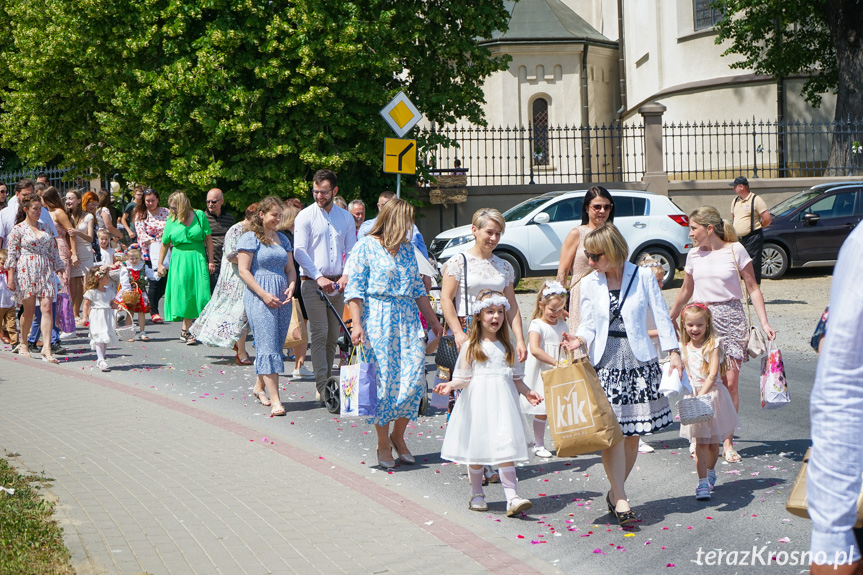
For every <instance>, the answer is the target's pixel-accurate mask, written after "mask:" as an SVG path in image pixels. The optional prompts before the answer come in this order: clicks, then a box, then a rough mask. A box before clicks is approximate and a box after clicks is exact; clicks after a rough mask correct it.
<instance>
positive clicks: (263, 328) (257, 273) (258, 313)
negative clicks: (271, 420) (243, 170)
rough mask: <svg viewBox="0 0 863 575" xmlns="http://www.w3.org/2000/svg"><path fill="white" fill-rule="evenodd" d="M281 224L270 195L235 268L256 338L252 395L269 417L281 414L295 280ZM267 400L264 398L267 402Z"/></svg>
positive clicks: (278, 207)
mask: <svg viewBox="0 0 863 575" xmlns="http://www.w3.org/2000/svg"><path fill="white" fill-rule="evenodd" d="M281 221H282V201H281V200H279V199H278V198H276V197H273V196H269V197H267V198H264V199H263V200H261V201H260V202H259V203H258V210H257V213H256V214H255V215H254V216H253V217H252V218H251V222H250V224H249V230H250V231H248V232H246V233H245V234H243V236H242V237H241V238H240V241H239V242H237V247H236V250H237V252H238V255H237V267H238V268H239V273H240V278H242V280H243V281H244V282H245V284H246V292H245V294H244V295H243V304H244V305H245V308H246V316H247V317H248V320H249V326H250V327H251V328H252V333H254V334H255V348H256V350H255V374H257V376H258V378H257V381H256V382H255V389H254V395H255V397H256V398H257V399H258V401H260V402H261V404H263V405H271V406H272V409H271V411H270V415H284V414H285V408H284V407H283V406H282V403H281V401H279V374H280V373H281V372H283V371H284V370H285V364H284V361H283V356H282V345H283V344H284V343H285V337H287V335H288V327H289V326H290V324H291V297H292V296H293V293H294V286H295V284H296V281H297V274H296V270H295V269H294V261H293V257H292V256H291V252H292V251H293V248H292V247H291V242H289V241H288V238H286V237H285V236H283V235H282V234H280V233H279V232H277V231H276V228H277V227H278V225H279V224H280V223H281ZM268 395H269V398H268V397H267V396H268Z"/></svg>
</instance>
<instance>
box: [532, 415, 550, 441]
mask: <svg viewBox="0 0 863 575" xmlns="http://www.w3.org/2000/svg"><path fill="white" fill-rule="evenodd" d="M547 423H548V420H547V419H538V418H536V417H534V418H533V442H534V444H535V445H536V446H537V447H545V426H546V424H547Z"/></svg>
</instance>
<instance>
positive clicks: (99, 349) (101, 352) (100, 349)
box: [96, 343, 108, 361]
mask: <svg viewBox="0 0 863 575" xmlns="http://www.w3.org/2000/svg"><path fill="white" fill-rule="evenodd" d="M107 348H108V346H107V345H106V344H104V343H97V344H96V357H97V358H98V359H99V361H105V350H106V349H107Z"/></svg>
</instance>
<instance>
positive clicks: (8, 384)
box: [0, 353, 558, 575]
mask: <svg viewBox="0 0 863 575" xmlns="http://www.w3.org/2000/svg"><path fill="white" fill-rule="evenodd" d="M26 382H35V383H30V384H28V383H26ZM0 398H2V402H0V448H2V449H3V450H4V451H5V453H7V454H18V455H16V456H15V457H10V460H11V461H12V463H13V464H14V465H17V466H19V467H22V468H26V469H28V470H30V471H32V472H37V473H38V472H40V471H44V473H45V474H46V476H48V477H50V478H52V479H53V485H52V487H51V488H50V490H49V491H50V495H52V496H54V497H56V498H57V499H58V505H57V518H58V521H59V522H60V523H61V525H62V526H63V528H64V531H65V540H66V544H67V546H68V547H69V550H70V552H71V553H72V561H73V565H74V567H75V568H76V570H77V572H78V573H81V574H85V575H87V574H95V575H101V574H113V573H121V574H127V573H128V574H138V573H148V574H153V575H157V574H163V573H165V574H172V575H177V574H185V573H202V574H213V573H225V574H234V573H254V574H257V573H261V574H264V573H301V574H311V573H326V574H330V573H435V574H438V573H459V574H462V573H464V574H470V573H487V572H491V573H519V574H529V573H557V572H558V571H557V570H556V569H554V568H553V567H551V566H550V565H548V564H547V563H545V562H543V561H541V560H539V559H537V558H536V557H535V556H533V555H531V554H529V553H528V552H526V551H523V550H520V549H514V548H512V546H511V545H507V543H506V542H505V541H503V539H501V538H499V537H498V536H496V535H495V534H492V533H490V532H477V530H476V529H475V528H471V529H468V528H467V527H465V526H464V525H462V524H461V523H459V522H458V520H457V519H451V518H447V517H445V516H444V515H443V513H444V512H445V510H444V509H441V508H435V506H434V504H433V503H421V502H419V501H417V500H414V499H413V498H412V497H410V496H409V495H406V494H404V493H399V492H396V491H395V490H392V489H389V488H387V487H384V486H382V485H381V484H379V483H376V482H375V481H373V480H371V479H369V478H367V477H364V476H361V475H359V474H357V473H356V472H355V471H353V470H351V469H349V468H348V467H346V466H344V465H342V464H341V463H340V462H339V461H338V460H334V459H332V458H329V459H325V458H324V457H323V455H321V454H318V453H311V452H309V451H306V450H305V449H303V447H302V446H301V445H295V444H290V443H287V442H284V441H281V440H280V441H279V442H278V443H276V444H273V443H271V442H267V443H263V442H262V441H261V440H262V434H261V432H260V431H257V430H255V429H253V428H251V427H249V426H247V425H246V424H242V423H238V422H235V421H233V420H231V419H228V418H226V417H224V416H221V415H218V414H214V413H211V412H208V411H206V410H203V409H201V408H197V407H190V406H187V405H185V404H181V403H179V402H177V401H175V400H173V399H171V398H168V397H164V396H162V395H159V394H157V393H154V392H148V391H145V390H143V389H140V388H136V387H133V386H129V385H126V384H122V383H117V382H115V381H113V380H112V379H111V378H110V374H106V375H101V374H100V375H91V374H86V373H83V372H79V371H77V370H76V369H74V368H71V367H69V366H65V367H64V366H49V365H47V364H44V363H41V362H36V361H33V360H26V359H19V358H17V357H15V356H12V355H10V354H6V353H4V354H2V355H0ZM45 398H48V400H47V401H45ZM249 438H256V439H255V440H254V441H250V439H249ZM324 455H326V454H324ZM7 457H8V456H7Z"/></svg>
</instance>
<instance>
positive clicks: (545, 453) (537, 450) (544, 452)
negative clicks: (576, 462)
mask: <svg viewBox="0 0 863 575" xmlns="http://www.w3.org/2000/svg"><path fill="white" fill-rule="evenodd" d="M533 454H534V455H536V456H537V457H542V458H545V459H548V458H549V457H554V456H553V455H552V454H551V451H549V450H548V449H546V448H545V446H544V445H540V446H537V447H534V448H533Z"/></svg>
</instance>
